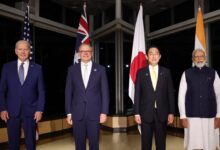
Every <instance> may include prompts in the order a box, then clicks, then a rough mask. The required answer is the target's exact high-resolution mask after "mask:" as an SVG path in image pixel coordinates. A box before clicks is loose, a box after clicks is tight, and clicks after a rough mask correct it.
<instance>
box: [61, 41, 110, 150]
mask: <svg viewBox="0 0 220 150" xmlns="http://www.w3.org/2000/svg"><path fill="white" fill-rule="evenodd" d="M79 53H80V59H81V62H80V63H78V64H74V65H72V66H70V67H69V70H68V75H67V80H66V91H65V109H66V113H67V122H68V123H69V124H70V125H73V134H74V137H75V146H76V150H86V138H88V140H89V147H90V150H98V149H99V127H100V124H99V123H104V122H105V121H106V119H107V113H108V107H109V106H108V105H109V90H108V81H107V76H106V72H105V68H104V67H103V66H101V65H98V64H96V63H94V62H92V61H91V59H92V54H93V49H92V47H91V46H90V45H88V44H82V45H81V46H80V47H79Z"/></svg>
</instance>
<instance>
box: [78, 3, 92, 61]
mask: <svg viewBox="0 0 220 150" xmlns="http://www.w3.org/2000/svg"><path fill="white" fill-rule="evenodd" d="M83 43H85V44H89V43H90V39H89V27H88V22H87V16H86V4H84V5H83V13H82V15H81V18H80V21H79V27H78V31H77V37H76V46H75V55H74V64H75V63H79V59H80V57H79V51H78V50H79V46H80V45H81V44H83Z"/></svg>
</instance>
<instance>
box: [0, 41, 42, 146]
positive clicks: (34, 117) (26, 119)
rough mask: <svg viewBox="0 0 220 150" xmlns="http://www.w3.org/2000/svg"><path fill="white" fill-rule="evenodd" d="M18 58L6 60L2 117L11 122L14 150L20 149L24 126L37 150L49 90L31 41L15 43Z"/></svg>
mask: <svg viewBox="0 0 220 150" xmlns="http://www.w3.org/2000/svg"><path fill="white" fill-rule="evenodd" d="M15 53H16V55H17V57H18V60H16V61H12V62H9V63H6V64H5V65H4V66H3V68H2V74H1V81H0V112H1V119H2V120H4V121H5V122H6V123H7V129H8V141H9V148H10V150H18V149H19V141H20V135H21V128H23V130H24V135H25V144H26V147H27V149H28V150H35V149H36V140H35V136H36V123H37V122H38V121H40V120H41V117H42V112H43V110H44V103H45V91H44V83H43V75H42V69H41V66H40V65H38V64H35V63H32V62H30V61H29V59H28V58H29V54H30V44H29V42H27V41H24V40H20V41H18V42H17V43H16V45H15Z"/></svg>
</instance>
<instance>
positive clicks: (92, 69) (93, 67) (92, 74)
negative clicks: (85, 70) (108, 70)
mask: <svg viewBox="0 0 220 150" xmlns="http://www.w3.org/2000/svg"><path fill="white" fill-rule="evenodd" d="M96 71H97V68H96V65H95V64H94V63H92V68H91V72H90V76H89V81H88V84H87V88H88V87H89V85H90V84H91V82H92V81H93V79H94V75H95V72H96Z"/></svg>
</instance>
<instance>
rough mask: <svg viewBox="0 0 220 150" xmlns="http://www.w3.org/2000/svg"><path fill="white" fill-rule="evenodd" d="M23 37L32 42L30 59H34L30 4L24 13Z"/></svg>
mask: <svg viewBox="0 0 220 150" xmlns="http://www.w3.org/2000/svg"><path fill="white" fill-rule="evenodd" d="M21 39H22V40H26V41H28V42H29V43H30V45H31V49H30V56H29V59H30V60H31V61H34V51H33V46H32V36H31V32H30V21H29V5H27V8H26V10H25V14H24V22H23V27H22V33H21Z"/></svg>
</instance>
